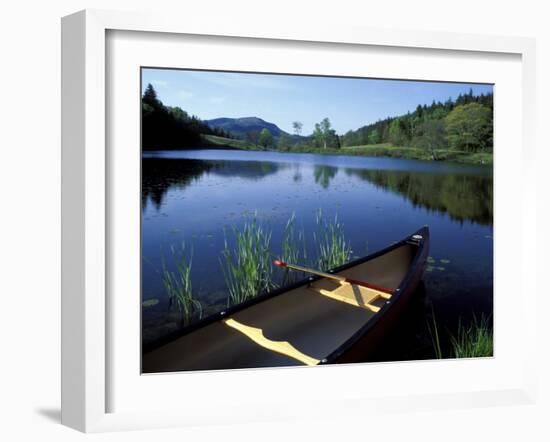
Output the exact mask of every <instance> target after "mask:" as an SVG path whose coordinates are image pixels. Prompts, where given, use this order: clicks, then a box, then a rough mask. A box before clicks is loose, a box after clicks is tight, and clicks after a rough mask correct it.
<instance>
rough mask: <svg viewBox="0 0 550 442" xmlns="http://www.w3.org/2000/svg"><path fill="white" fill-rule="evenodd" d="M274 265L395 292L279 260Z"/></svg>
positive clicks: (381, 290)
mask: <svg viewBox="0 0 550 442" xmlns="http://www.w3.org/2000/svg"><path fill="white" fill-rule="evenodd" d="M273 264H274V265H276V266H277V267H286V268H289V269H292V270H299V271H301V272H306V273H312V274H313V275H318V276H322V277H323V278H329V279H334V280H336V281H340V282H347V283H348V284H354V285H360V286H362V287H367V288H369V289H373V290H378V291H379V292H384V293H389V294H390V295H391V294H393V292H394V290H393V289H388V288H386V287H380V286H378V285H376V284H371V283H370V282H365V281H358V280H357V279H352V278H346V277H345V276H340V275H333V274H332V273H325V272H322V271H320V270H314V269H309V268H307V267H302V266H298V265H295V264H289V263H287V262H284V261H281V260H279V259H276V260H275V261H273Z"/></svg>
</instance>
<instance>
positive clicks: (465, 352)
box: [451, 315, 493, 358]
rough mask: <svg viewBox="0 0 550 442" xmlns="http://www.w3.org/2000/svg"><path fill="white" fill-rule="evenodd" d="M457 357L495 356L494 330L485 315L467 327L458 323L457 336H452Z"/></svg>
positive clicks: (454, 352)
mask: <svg viewBox="0 0 550 442" xmlns="http://www.w3.org/2000/svg"><path fill="white" fill-rule="evenodd" d="M451 344H452V347H453V354H454V357H455V358H479V357H487V356H493V330H492V327H491V326H490V323H489V320H488V319H487V318H486V317H485V316H483V315H482V316H481V319H479V320H478V319H477V318H476V317H475V315H474V320H473V321H472V323H471V324H470V325H469V326H468V327H466V326H463V325H462V324H461V323H460V321H459V323H458V332H457V336H456V337H455V336H451Z"/></svg>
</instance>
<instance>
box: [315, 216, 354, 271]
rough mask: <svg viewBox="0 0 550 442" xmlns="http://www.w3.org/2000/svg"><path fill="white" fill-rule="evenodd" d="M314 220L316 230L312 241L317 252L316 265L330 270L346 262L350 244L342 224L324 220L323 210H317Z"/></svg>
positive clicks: (335, 220)
mask: <svg viewBox="0 0 550 442" xmlns="http://www.w3.org/2000/svg"><path fill="white" fill-rule="evenodd" d="M315 221H316V224H317V231H316V232H314V233H313V242H314V246H315V249H316V253H317V260H316V267H317V268H318V269H320V270H330V269H333V268H335V267H338V266H341V265H343V264H345V263H346V262H348V261H349V260H350V258H351V253H352V250H351V244H350V242H349V241H348V240H347V239H346V236H345V233H344V228H343V225H342V224H341V223H340V222H339V221H338V216H337V215H335V216H334V220H332V221H330V220H326V219H325V218H324V217H323V211H322V210H321V209H319V210H318V211H317V214H316V217H315Z"/></svg>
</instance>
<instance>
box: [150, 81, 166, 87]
mask: <svg viewBox="0 0 550 442" xmlns="http://www.w3.org/2000/svg"><path fill="white" fill-rule="evenodd" d="M151 83H152V84H153V86H156V87H157V88H167V87H168V82H167V81H164V80H151Z"/></svg>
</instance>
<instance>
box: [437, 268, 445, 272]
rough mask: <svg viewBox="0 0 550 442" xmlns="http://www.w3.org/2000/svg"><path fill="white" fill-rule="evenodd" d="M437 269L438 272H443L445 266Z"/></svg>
mask: <svg viewBox="0 0 550 442" xmlns="http://www.w3.org/2000/svg"><path fill="white" fill-rule="evenodd" d="M437 270H439V271H440V272H444V271H445V267H438V268H437Z"/></svg>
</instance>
